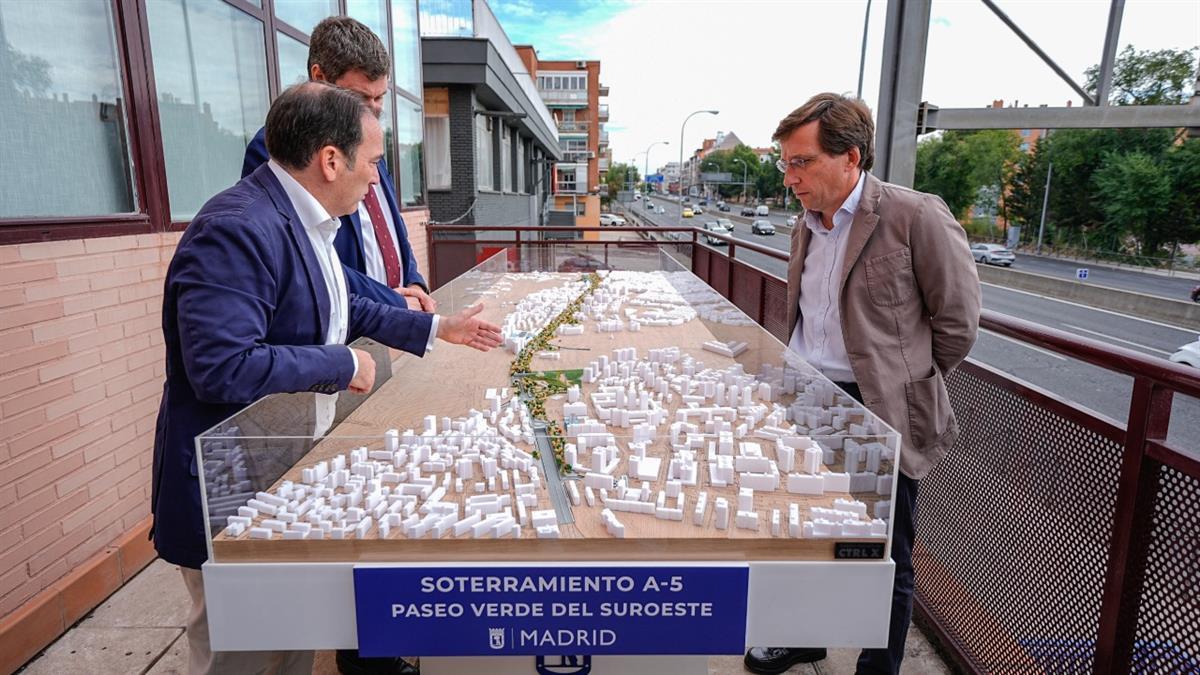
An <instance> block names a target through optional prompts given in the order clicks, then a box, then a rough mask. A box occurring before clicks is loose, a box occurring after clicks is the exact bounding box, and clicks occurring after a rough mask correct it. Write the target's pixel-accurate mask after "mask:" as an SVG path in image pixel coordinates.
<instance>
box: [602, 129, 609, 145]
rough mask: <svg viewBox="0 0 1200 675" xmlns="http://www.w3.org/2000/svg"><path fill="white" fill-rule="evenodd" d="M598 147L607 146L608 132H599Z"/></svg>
mask: <svg viewBox="0 0 1200 675" xmlns="http://www.w3.org/2000/svg"><path fill="white" fill-rule="evenodd" d="M600 145H608V132H607V131H601V132H600Z"/></svg>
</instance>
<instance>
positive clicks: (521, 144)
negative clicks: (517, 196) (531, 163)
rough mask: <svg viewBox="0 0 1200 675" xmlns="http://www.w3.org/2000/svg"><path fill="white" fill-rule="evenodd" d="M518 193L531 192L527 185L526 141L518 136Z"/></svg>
mask: <svg viewBox="0 0 1200 675" xmlns="http://www.w3.org/2000/svg"><path fill="white" fill-rule="evenodd" d="M516 191H517V192H522V193H524V192H529V189H528V186H527V185H526V184H525V139H523V138H521V137H520V136H517V180H516Z"/></svg>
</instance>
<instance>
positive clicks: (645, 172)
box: [642, 141, 671, 187]
mask: <svg viewBox="0 0 1200 675" xmlns="http://www.w3.org/2000/svg"><path fill="white" fill-rule="evenodd" d="M670 144H671V142H670V141H654V142H653V143H651V144H650V145H648V146H646V169H645V171H643V172H642V181H643V182H645V181H646V177H647V176H649V175H650V148H653V147H654V146H656V145H670ZM647 187H649V185H647Z"/></svg>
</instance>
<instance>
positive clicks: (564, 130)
mask: <svg viewBox="0 0 1200 675" xmlns="http://www.w3.org/2000/svg"><path fill="white" fill-rule="evenodd" d="M591 126H592V123H591V122H589V121H588V120H559V122H558V134H559V135H560V136H564V135H567V136H586V135H587V132H588V129H590V128H591Z"/></svg>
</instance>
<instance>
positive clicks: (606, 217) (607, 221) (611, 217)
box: [600, 213, 625, 227]
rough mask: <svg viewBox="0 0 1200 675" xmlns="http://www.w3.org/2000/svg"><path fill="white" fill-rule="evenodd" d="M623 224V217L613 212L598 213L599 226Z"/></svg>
mask: <svg viewBox="0 0 1200 675" xmlns="http://www.w3.org/2000/svg"><path fill="white" fill-rule="evenodd" d="M624 224H625V219H624V218H622V217H621V216H618V215H617V214H615V213H601V214H600V226H601V227H604V226H605V225H614V226H615V225H624Z"/></svg>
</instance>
